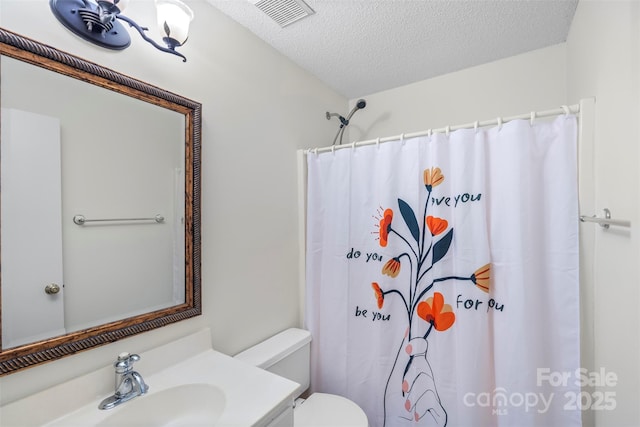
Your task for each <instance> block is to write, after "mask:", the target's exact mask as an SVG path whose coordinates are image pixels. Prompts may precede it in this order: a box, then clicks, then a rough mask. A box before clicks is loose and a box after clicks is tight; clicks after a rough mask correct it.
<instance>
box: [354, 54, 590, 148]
mask: <svg viewBox="0 0 640 427" xmlns="http://www.w3.org/2000/svg"><path fill="white" fill-rule="evenodd" d="M565 69H566V66H565V46H564V44H561V45H556V46H551V47H548V48H545V49H540V50H536V51H533V52H530V53H526V54H524V55H518V56H514V57H511V58H507V59H504V60H501V61H496V62H492V63H489V64H485V65H481V66H477V67H472V68H468V69H466V70H461V71H457V72H454V73H450V74H446V75H443V76H440V77H435V78H433V79H429V80H424V81H421V82H418V83H414V84H410V85H406V86H402V87H399V88H396V89H391V90H387V91H384V92H379V93H375V94H371V95H367V96H365V97H364V98H365V99H366V101H367V106H366V108H365V109H364V110H360V111H358V112H357V113H356V114H355V115H354V116H353V119H352V120H351V122H350V123H349V127H348V129H349V132H350V133H349V140H348V142H352V141H354V140H356V141H360V140H365V139H373V138H377V137H385V136H393V135H400V134H401V133H410V132H418V131H423V130H427V129H429V128H432V129H435V128H442V127H445V126H447V125H456V124H462V123H471V122H474V121H476V120H487V119H494V118H496V117H498V116H509V115H514V114H520V113H527V112H529V111H532V110H544V109H548V108H555V107H557V106H560V105H561V104H564V103H566V83H565V77H564V76H565ZM355 101H356V100H351V101H350V106H351V107H353V105H354V103H355ZM575 101H577V100H575ZM575 101H574V102H575ZM344 142H345V143H346V142H347V139H346V138H345V140H344Z"/></svg>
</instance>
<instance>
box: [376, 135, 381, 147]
mask: <svg viewBox="0 0 640 427" xmlns="http://www.w3.org/2000/svg"><path fill="white" fill-rule="evenodd" d="M376 148H377V149H378V150H379V149H380V137H378V139H376Z"/></svg>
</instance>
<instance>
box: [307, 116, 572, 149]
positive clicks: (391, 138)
mask: <svg viewBox="0 0 640 427" xmlns="http://www.w3.org/2000/svg"><path fill="white" fill-rule="evenodd" d="M579 112H580V104H574V105H568V106H567V105H563V106H562V107H560V108H555V109H553V110H546V111H537V112H536V111H532V112H531V113H525V114H520V115H517V116H511V117H498V118H497V119H491V120H483V121H476V122H473V123H466V124H463V125H456V126H446V127H443V128H438V129H429V130H426V131H421V132H414V133H405V134H401V135H396V136H388V137H385V138H376V139H368V140H365V141H354V142H353V143H351V144H346V145H332V146H329V147H322V148H312V149H309V150H306V152H307V153H309V152H312V153H314V154H317V153H324V152H327V151H334V150H340V149H343V148H355V147H361V146H364V145H373V144H380V143H384V142H390V141H398V140H401V139H408V138H417V137H419V136H429V135H432V134H434V133H449V132H453V131H456V130H459V129H477V128H479V127H485V126H495V125H498V126H501V125H502V124H504V123H507V122H510V121H513V120H522V119H530V120H531V123H533V121H534V120H535V119H538V118H544V117H553V116H559V115H561V114H577V113H579Z"/></svg>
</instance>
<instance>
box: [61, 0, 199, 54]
mask: <svg viewBox="0 0 640 427" xmlns="http://www.w3.org/2000/svg"><path fill="white" fill-rule="evenodd" d="M128 3H129V0H49V5H50V6H51V10H52V11H53V14H54V15H55V16H56V18H58V21H60V22H61V23H62V24H63V25H64V26H65V27H67V28H68V29H69V30H71V31H73V32H74V33H75V34H76V35H77V36H80V37H82V38H83V39H85V40H87V41H90V42H91V43H94V44H97V45H98V46H101V47H104V48H107V49H115V50H122V49H126V48H127V47H129V45H130V44H131V38H130V37H129V33H128V32H127V30H126V29H125V27H124V26H123V25H122V24H121V23H120V22H118V20H121V21H124V22H126V23H127V24H129V25H130V26H131V27H133V28H135V29H136V30H137V31H138V33H140V35H141V36H142V38H143V39H144V40H145V41H147V42H149V43H150V44H152V45H153V46H154V47H155V48H156V49H159V50H161V51H163V52H167V53H170V54H172V55H177V56H179V57H181V58H182V59H183V61H184V62H186V61H187V58H186V57H185V56H184V55H183V54H181V53H179V52H177V51H176V47H179V46H182V45H183V44H185V42H186V41H187V38H188V35H189V23H190V22H191V21H192V20H193V11H192V10H191V9H190V8H189V7H188V6H187V5H186V4H184V3H183V2H181V1H180V0H155V4H156V10H157V13H158V26H159V28H160V31H161V33H162V35H163V38H162V40H163V41H164V43H165V44H166V47H165V46H161V45H159V44H158V43H156V42H155V41H153V40H152V39H151V38H150V37H149V36H147V34H146V31H148V30H149V29H148V28H147V27H141V26H140V25H138V24H137V23H136V22H135V21H134V20H133V19H131V18H128V17H126V16H124V15H122V11H123V10H124V9H125V7H126V6H127V4H128Z"/></svg>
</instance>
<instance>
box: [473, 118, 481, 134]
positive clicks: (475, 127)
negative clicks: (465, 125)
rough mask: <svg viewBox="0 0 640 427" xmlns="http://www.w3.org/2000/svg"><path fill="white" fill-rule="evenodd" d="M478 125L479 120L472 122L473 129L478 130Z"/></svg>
mask: <svg viewBox="0 0 640 427" xmlns="http://www.w3.org/2000/svg"><path fill="white" fill-rule="evenodd" d="M479 126H480V122H479V121H478V120H476V121H475V122H474V123H473V130H475V131H476V132H478V127H479Z"/></svg>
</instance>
